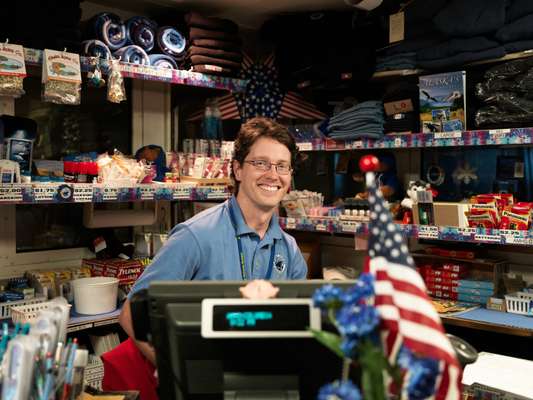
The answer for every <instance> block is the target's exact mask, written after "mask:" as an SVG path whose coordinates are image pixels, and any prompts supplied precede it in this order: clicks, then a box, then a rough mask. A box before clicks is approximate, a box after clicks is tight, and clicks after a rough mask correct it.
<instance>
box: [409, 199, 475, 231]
mask: <svg viewBox="0 0 533 400" xmlns="http://www.w3.org/2000/svg"><path fill="white" fill-rule="evenodd" d="M469 210H470V204H468V203H444V202H434V203H433V218H434V220H435V221H434V223H435V225H436V226H457V227H459V228H468V221H467V219H466V217H465V211H469ZM413 221H414V223H415V224H416V225H419V224H420V216H419V213H418V206H417V204H415V205H414V206H413Z"/></svg>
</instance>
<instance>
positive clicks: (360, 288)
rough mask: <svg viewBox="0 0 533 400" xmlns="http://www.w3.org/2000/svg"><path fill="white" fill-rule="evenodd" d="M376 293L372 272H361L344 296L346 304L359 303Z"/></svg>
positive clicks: (343, 299)
mask: <svg viewBox="0 0 533 400" xmlns="http://www.w3.org/2000/svg"><path fill="white" fill-rule="evenodd" d="M373 295H374V276H373V275H372V274H361V275H360V276H359V279H358V280H357V282H356V283H355V285H353V286H352V287H351V288H350V289H348V290H347V291H346V293H344V295H343V296H342V301H344V303H345V304H359V303H360V302H361V300H364V299H367V298H369V297H371V296H373Z"/></svg>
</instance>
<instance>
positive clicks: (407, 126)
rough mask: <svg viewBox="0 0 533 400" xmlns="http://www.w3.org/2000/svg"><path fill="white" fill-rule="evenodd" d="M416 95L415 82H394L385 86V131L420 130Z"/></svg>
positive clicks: (417, 91)
mask: <svg viewBox="0 0 533 400" xmlns="http://www.w3.org/2000/svg"><path fill="white" fill-rule="evenodd" d="M418 96H419V89H418V85H417V84H416V83H410V82H407V81H401V82H394V83H391V84H389V85H388V86H387V87H386V88H385V94H384V95H383V106H384V108H385V133H399V132H411V133H412V132H420V130H419V125H420V124H419V115H418V114H419V101H418Z"/></svg>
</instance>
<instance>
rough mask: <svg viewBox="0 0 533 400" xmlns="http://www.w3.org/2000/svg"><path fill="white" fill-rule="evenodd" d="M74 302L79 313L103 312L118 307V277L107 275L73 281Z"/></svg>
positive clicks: (93, 313) (92, 313)
mask: <svg viewBox="0 0 533 400" xmlns="http://www.w3.org/2000/svg"><path fill="white" fill-rule="evenodd" d="M71 284H72V288H73V290H74V304H75V306H76V312H77V313H79V314H88V315H95V314H103V313H108V312H111V311H114V310H115V309H116V308H117V293H118V279H117V278H110V277H105V276H95V277H93V278H81V279H76V280H73V281H72V283H71Z"/></svg>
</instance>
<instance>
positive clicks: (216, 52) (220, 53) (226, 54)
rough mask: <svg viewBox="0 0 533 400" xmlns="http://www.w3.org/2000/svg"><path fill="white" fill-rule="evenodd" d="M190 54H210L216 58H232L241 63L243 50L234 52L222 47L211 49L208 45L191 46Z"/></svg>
mask: <svg viewBox="0 0 533 400" xmlns="http://www.w3.org/2000/svg"><path fill="white" fill-rule="evenodd" d="M188 54H189V56H208V57H214V58H222V59H224V60H231V61H236V62H238V63H240V62H241V61H242V53H241V52H238V53H237V52H232V51H226V50H220V49H210V48H207V47H199V46H191V47H189V50H188Z"/></svg>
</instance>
